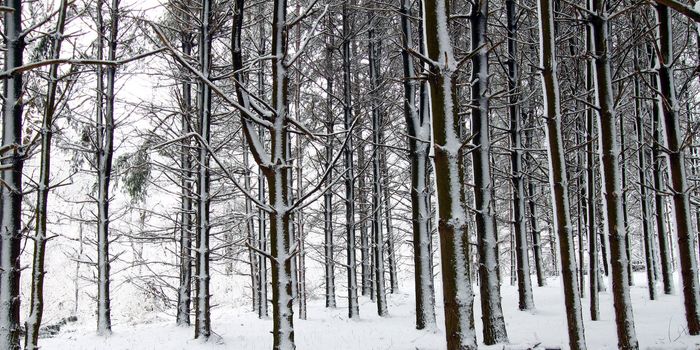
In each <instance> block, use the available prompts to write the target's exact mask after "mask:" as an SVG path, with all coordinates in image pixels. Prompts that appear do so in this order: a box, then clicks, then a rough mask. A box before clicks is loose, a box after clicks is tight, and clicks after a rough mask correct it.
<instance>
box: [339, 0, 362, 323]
mask: <svg viewBox="0 0 700 350" xmlns="http://www.w3.org/2000/svg"><path fill="white" fill-rule="evenodd" d="M349 26H350V18H349V15H348V4H347V2H344V3H343V99H344V103H345V104H344V106H343V117H344V120H343V121H344V127H345V131H346V132H352V130H351V127H352V124H353V116H352V93H351V92H352V90H351V87H352V86H351V81H350V27H349ZM348 138H349V139H348V142H347V144H346V147H345V154H344V156H345V236H346V238H347V270H348V317H350V318H356V317H359V316H360V305H359V301H358V298H357V272H356V270H357V268H356V264H357V262H356V258H355V196H354V193H355V171H354V164H353V147H354V146H353V140H352V139H353V137H352V136H351V135H350V136H348Z"/></svg>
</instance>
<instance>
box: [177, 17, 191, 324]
mask: <svg viewBox="0 0 700 350" xmlns="http://www.w3.org/2000/svg"><path fill="white" fill-rule="evenodd" d="M192 39H193V38H192V34H190V33H188V32H186V31H184V30H183V31H182V32H181V33H180V40H181V41H182V43H181V44H182V52H183V54H185V55H187V56H190V55H191V54H192V46H193V43H192ZM181 79H182V95H181V97H180V109H181V115H180V133H181V135H186V134H188V133H190V132H191V131H192V127H191V124H192V120H191V113H192V83H191V82H190V79H189V75H185V76H183V77H182V78H181ZM190 148H191V145H190V140H189V139H183V140H182V144H181V146H180V169H181V175H180V181H181V183H180V187H181V191H182V194H181V195H180V196H181V199H180V202H181V203H180V205H181V207H180V281H179V282H180V283H179V285H178V289H177V315H176V323H177V325H178V326H189V325H190V308H191V302H192V229H193V224H194V222H193V220H192V211H193V209H194V208H193V206H192V197H193V193H192V175H193V174H192V156H191V154H190Z"/></svg>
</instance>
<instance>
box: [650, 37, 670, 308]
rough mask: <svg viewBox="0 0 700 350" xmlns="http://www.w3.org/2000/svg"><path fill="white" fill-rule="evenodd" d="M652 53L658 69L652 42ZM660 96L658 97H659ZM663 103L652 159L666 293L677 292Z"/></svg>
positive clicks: (655, 113) (657, 111)
mask: <svg viewBox="0 0 700 350" xmlns="http://www.w3.org/2000/svg"><path fill="white" fill-rule="evenodd" d="M648 51H649V55H650V61H649V63H650V66H651V67H650V68H651V69H657V68H656V66H657V61H658V59H657V57H656V52H655V50H654V48H653V46H652V45H651V44H649V47H648ZM650 81H651V84H650V85H651V88H652V90H653V91H659V87H658V86H659V82H658V80H657V78H656V74H654V76H652V77H651V79H650ZM657 98H658V97H657ZM661 108H662V107H661V104H660V103H653V104H652V112H651V115H652V134H653V135H654V138H655V141H653V142H652V147H651V159H652V165H653V173H654V178H653V181H654V209H655V217H656V236H657V238H658V240H659V260H660V263H661V281H662V283H663V287H664V294H668V295H670V294H673V293H674V292H675V287H674V282H673V268H672V266H671V260H672V254H673V252H672V248H671V243H670V241H669V236H670V234H669V227H668V226H667V222H666V218H665V216H666V215H665V208H666V199H665V197H664V194H663V192H664V190H665V188H666V186H665V183H664V177H663V175H664V174H663V163H662V162H663V161H664V158H663V157H662V156H661V145H665V144H666V141H665V139H666V137H665V135H664V132H663V125H662V124H661V123H662V122H663V121H662V118H663V116H662V114H661V113H662V112H661Z"/></svg>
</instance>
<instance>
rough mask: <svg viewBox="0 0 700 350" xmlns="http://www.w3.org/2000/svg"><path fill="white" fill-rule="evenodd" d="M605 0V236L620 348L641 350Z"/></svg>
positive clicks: (601, 72)
mask: <svg viewBox="0 0 700 350" xmlns="http://www.w3.org/2000/svg"><path fill="white" fill-rule="evenodd" d="M607 6H608V5H607V2H606V1H605V0H594V1H593V8H592V11H593V15H592V16H591V22H590V25H591V28H592V34H593V51H592V53H593V57H594V63H595V83H596V84H595V85H596V95H597V102H598V107H599V108H598V111H599V116H598V132H599V135H598V146H599V147H600V152H599V154H600V174H601V179H602V181H601V182H602V185H603V186H602V193H603V194H602V196H603V199H604V208H605V210H604V211H603V213H604V215H603V219H604V226H603V227H604V230H603V232H604V235H605V236H607V237H610V242H609V243H610V258H611V259H610V262H611V268H612V278H611V279H612V292H613V304H614V306H615V323H616V325H617V341H618V344H617V345H618V348H619V349H624V350H628V349H629V350H633V349H639V344H638V342H637V335H636V332H635V329H634V315H633V313H632V301H631V299H630V291H629V275H628V270H627V265H628V264H627V238H626V234H625V223H624V213H623V202H624V199H623V196H624V190H623V188H622V178H623V177H624V175H623V174H622V169H621V167H620V156H621V154H620V144H618V143H617V142H618V141H617V130H616V129H617V124H616V123H617V121H616V114H617V113H616V111H615V105H614V102H613V89H612V73H611V69H610V61H609V54H610V50H609V46H608V38H609V36H608V10H607Z"/></svg>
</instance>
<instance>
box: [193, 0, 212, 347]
mask: <svg viewBox="0 0 700 350" xmlns="http://www.w3.org/2000/svg"><path fill="white" fill-rule="evenodd" d="M211 11H212V3H211V0H202V8H201V13H200V23H201V27H200V33H199V35H200V37H199V64H200V69H201V73H202V75H204V77H206V78H209V73H210V69H211V68H210V67H211V44H212V37H211V27H210V24H211V23H210V21H211V17H212V13H211ZM198 90H199V91H198V93H199V96H198V98H197V104H198V110H199V111H198V112H199V135H200V136H201V138H202V142H203V143H205V145H201V144H200V145H199V147H198V148H197V150H198V153H199V154H198V158H199V159H198V160H197V162H198V164H199V169H198V172H197V197H198V201H197V237H196V240H197V243H196V249H195V264H196V275H195V283H196V287H197V288H196V290H197V295H196V301H195V305H196V307H195V325H194V337H195V338H203V339H205V340H206V339H209V336H210V335H211V310H210V305H209V295H210V292H209V281H210V279H211V276H210V275H209V253H210V251H209V231H210V229H211V227H210V225H209V206H210V202H211V194H210V193H209V183H210V178H209V151H208V149H207V145H209V142H210V140H211V134H210V129H211V102H212V101H211V99H212V96H211V88H210V87H209V85H207V84H205V83H204V82H203V81H200V82H199V89H198Z"/></svg>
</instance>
